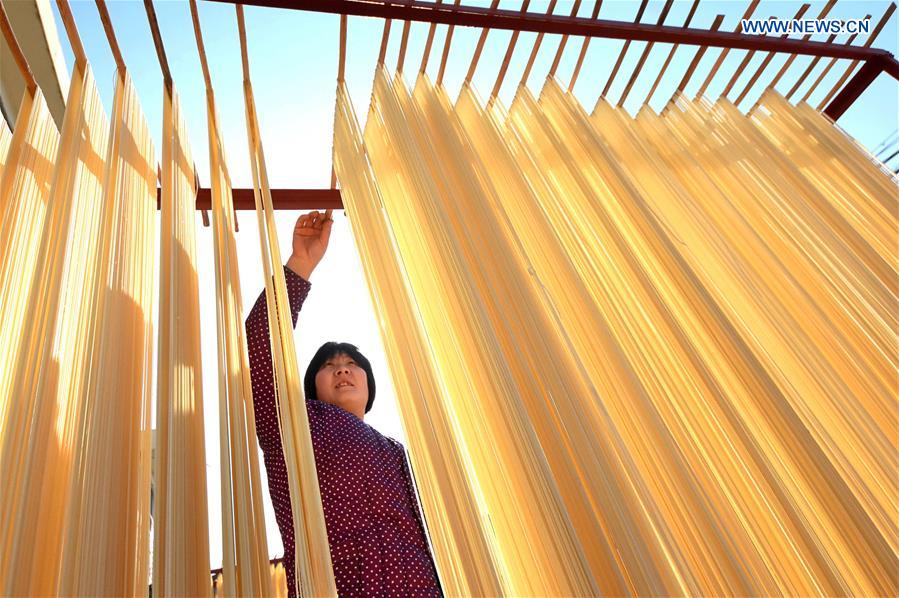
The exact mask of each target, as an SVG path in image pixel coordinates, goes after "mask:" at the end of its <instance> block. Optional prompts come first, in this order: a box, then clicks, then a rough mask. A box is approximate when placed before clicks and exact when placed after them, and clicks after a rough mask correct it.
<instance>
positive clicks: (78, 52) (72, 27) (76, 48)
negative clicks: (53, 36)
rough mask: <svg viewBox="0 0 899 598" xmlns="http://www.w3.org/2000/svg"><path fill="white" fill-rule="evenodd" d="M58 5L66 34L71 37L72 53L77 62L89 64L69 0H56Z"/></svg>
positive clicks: (77, 63)
mask: <svg viewBox="0 0 899 598" xmlns="http://www.w3.org/2000/svg"><path fill="white" fill-rule="evenodd" d="M56 6H57V7H58V8H59V18H60V19H61V20H62V24H63V26H64V27H65V28H66V36H67V37H68V38H69V45H71V46H72V53H73V54H74V55H75V64H76V65H85V64H87V54H86V53H85V52H84V45H82V43H81V36H79V35H78V26H77V25H76V24H75V17H74V16H73V15H72V9H71V7H70V6H69V2H68V0H56Z"/></svg>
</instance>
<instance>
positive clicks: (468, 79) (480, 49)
mask: <svg viewBox="0 0 899 598" xmlns="http://www.w3.org/2000/svg"><path fill="white" fill-rule="evenodd" d="M575 1H576V2H580V0H575ZM497 6H499V0H493V1H492V2H491V3H490V10H496V7H497ZM488 33H490V30H489V29H487V28H484V29H481V36H480V37H479V38H478V44H477V46H475V49H474V56H472V57H471V64H470V65H469V66H468V73H467V74H466V75H465V82H466V83H471V79H472V78H473V77H474V72H475V69H477V68H478V61H480V60H481V52H483V51H484V44H485V43H487V34H488Z"/></svg>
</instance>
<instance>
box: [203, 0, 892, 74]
mask: <svg viewBox="0 0 899 598" xmlns="http://www.w3.org/2000/svg"><path fill="white" fill-rule="evenodd" d="M211 1H213V2H223V3H227V4H245V5H249V6H265V7H270V8H282V9H293V10H307V11H312V12H324V13H332V14H346V15H355V16H364V17H380V18H384V19H398V20H407V21H420V22H425V23H443V24H447V25H462V26H469V27H486V28H489V29H508V30H512V31H534V32H538V33H540V32H542V33H558V34H563V35H564V34H567V35H579V36H585V37H609V38H615V39H631V40H643V41H653V42H662V43H664V42H670V43H679V44H688V45H699V46H714V47H722V48H742V49H745V50H761V51H770V52H787V53H789V54H808V55H812V56H833V57H836V58H851V59H859V60H871V59H874V58H879V57H882V58H887V59H892V58H893V55H892V54H890V53H889V52H887V51H886V50H882V49H878V48H863V47H860V46H851V47H850V46H843V45H832V44H827V43H825V42H813V41H808V42H804V41H802V40H795V39H780V38H772V37H763V36H757V35H747V34H743V33H732V32H726V31H718V32H713V31H707V30H705V29H687V28H684V27H673V26H670V25H650V24H645V23H628V22H623V21H608V20H603V19H597V20H593V19H587V18H584V17H564V16H558V15H543V14H538V13H522V12H519V11H513V10H491V9H489V8H483V7H476V6H465V5H461V4H460V5H458V6H456V5H452V4H446V3H444V4H433V3H429V2H421V1H419V0H406V1H392V2H390V1H387V0H382V1H378V2H376V1H372V0H211ZM894 62H895V60H894Z"/></svg>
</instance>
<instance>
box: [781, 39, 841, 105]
mask: <svg viewBox="0 0 899 598" xmlns="http://www.w3.org/2000/svg"><path fill="white" fill-rule="evenodd" d="M836 38H837V34H836V33H831V34H830V35H829V36H828V37H827V43H828V44H832V43H833V40H835V39H836ZM819 62H821V57H820V56H815V57H814V58H812V61H811V62H810V63H809V65H808V66H807V67H805V70H804V71H802V74H801V75H800V76H799V78H798V79H796V83H794V84H793V87H791V88H790V91H788V92H787V95H786V96H784V97H785V98H786V99H787V101H790V99H791V98H792V97H793V95H794V94H795V93H796V91H797V90H798V89H799V88H800V87H801V86H802V84H803V83H805V80H806V79H807V78H808V76H809V75H810V74H811V72H812V71H813V70H814V69H815V67H816V66H818V63H819Z"/></svg>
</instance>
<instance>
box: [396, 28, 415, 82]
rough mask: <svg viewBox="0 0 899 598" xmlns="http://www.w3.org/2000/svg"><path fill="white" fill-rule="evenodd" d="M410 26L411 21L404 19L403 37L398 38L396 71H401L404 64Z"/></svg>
mask: <svg viewBox="0 0 899 598" xmlns="http://www.w3.org/2000/svg"><path fill="white" fill-rule="evenodd" d="M411 28H412V21H405V22H404V23H403V37H402V39H401V40H400V55H399V58H398V59H397V61H396V71H397V72H398V73H402V72H403V67H404V66H405V65H406V47H407V46H408V45H409V29H411Z"/></svg>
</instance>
